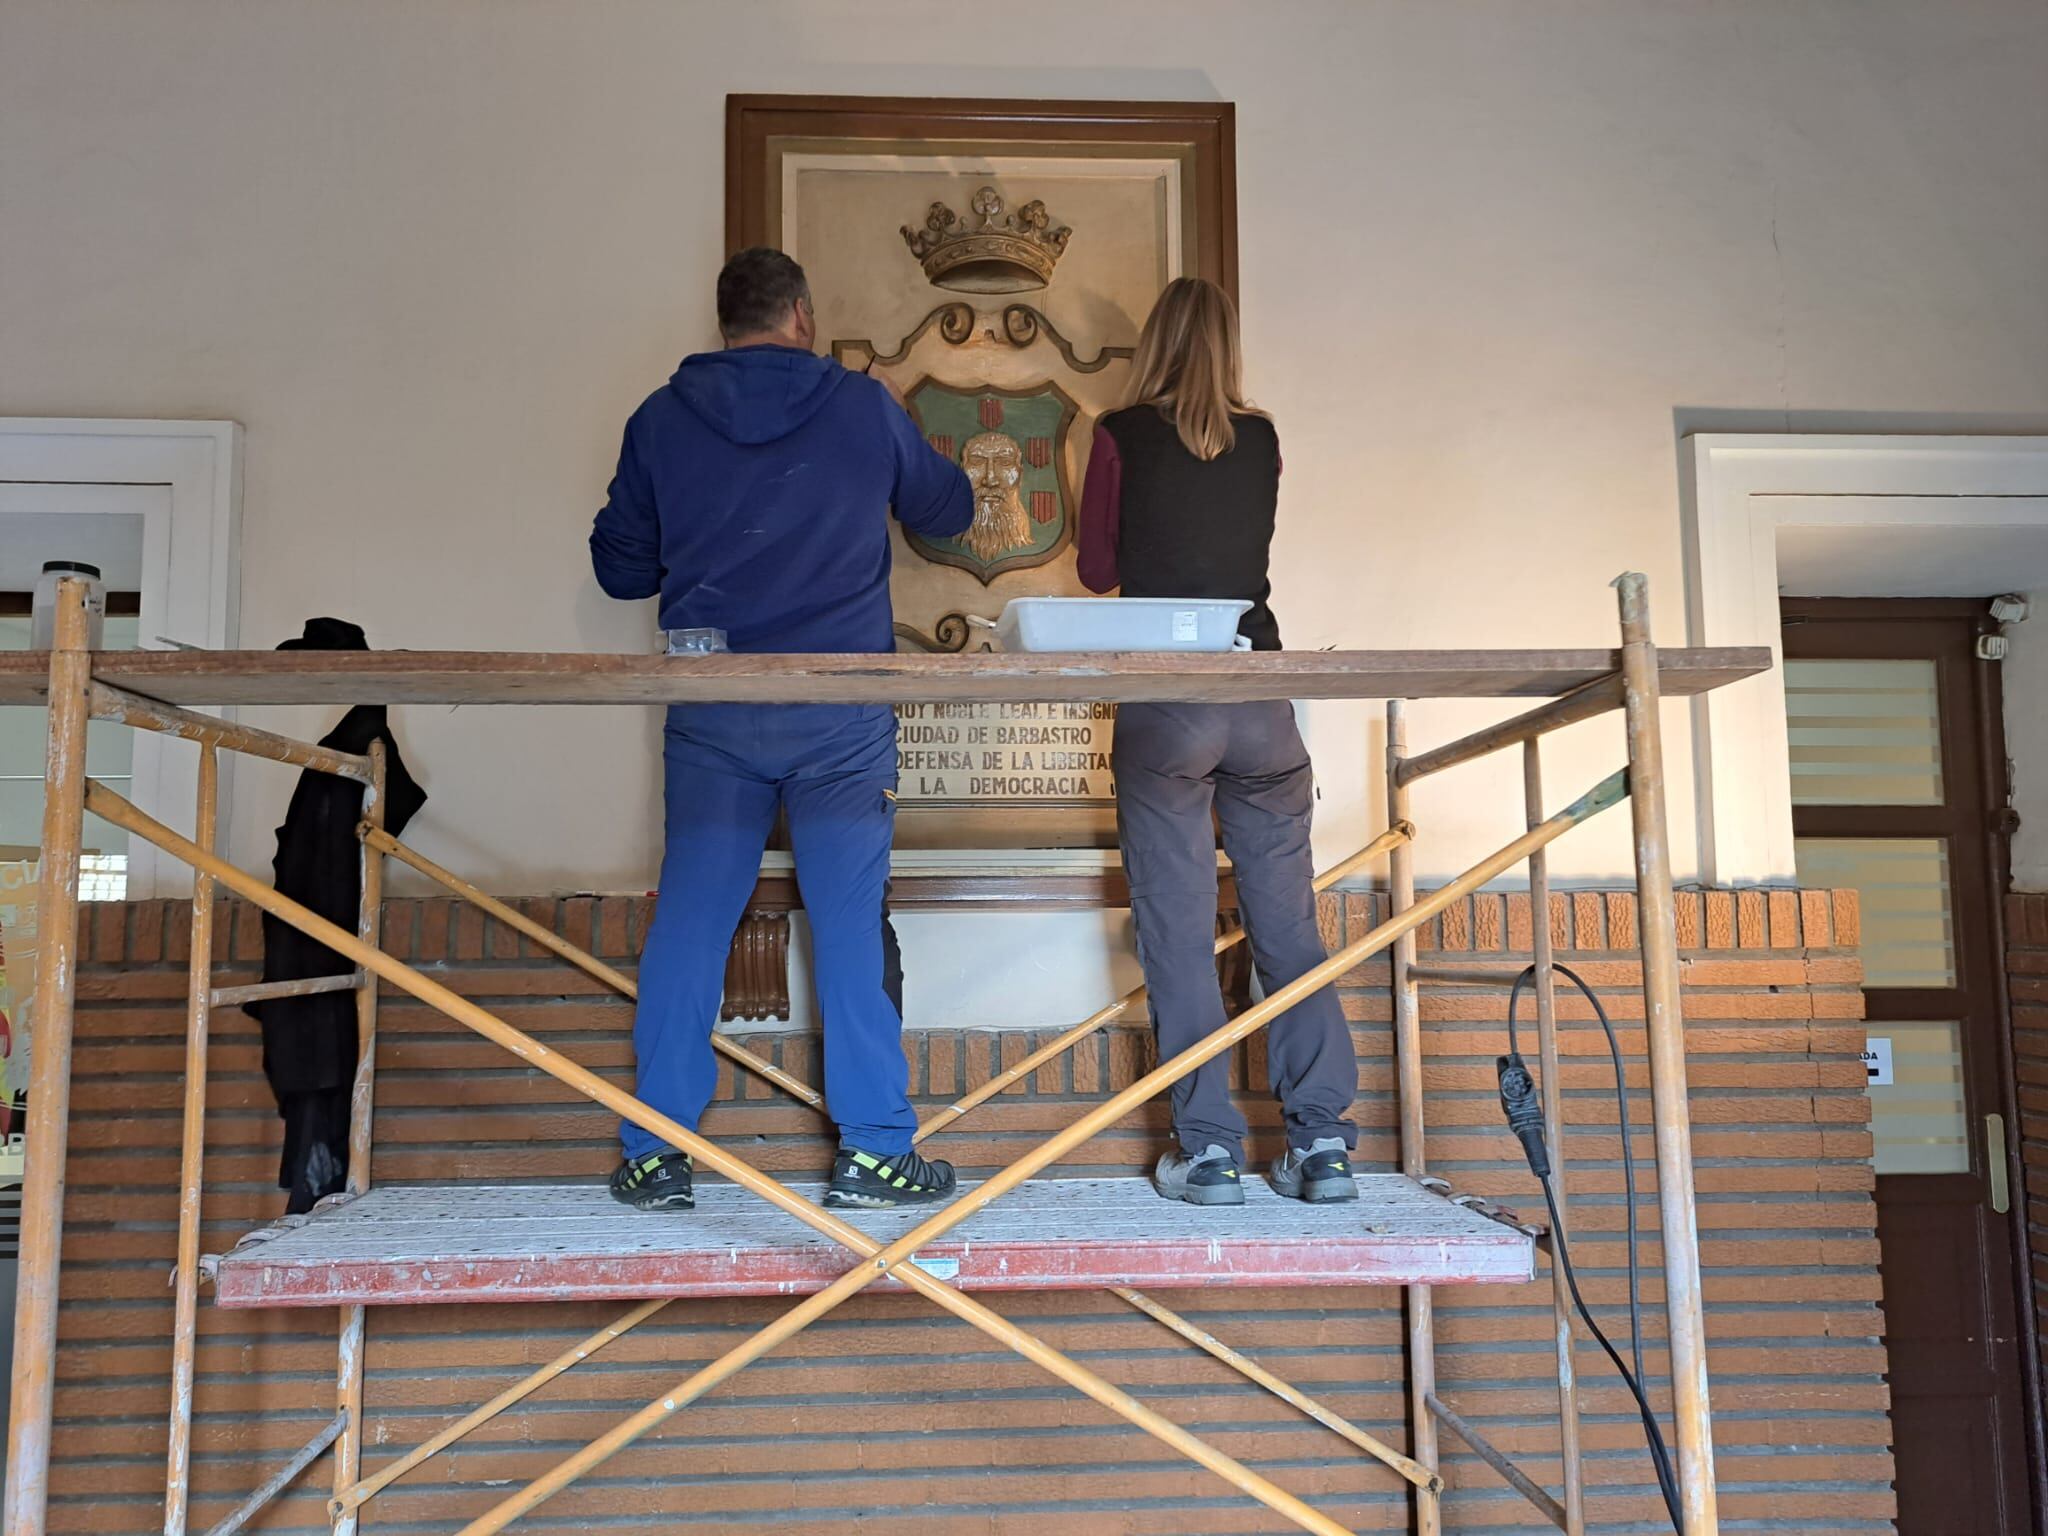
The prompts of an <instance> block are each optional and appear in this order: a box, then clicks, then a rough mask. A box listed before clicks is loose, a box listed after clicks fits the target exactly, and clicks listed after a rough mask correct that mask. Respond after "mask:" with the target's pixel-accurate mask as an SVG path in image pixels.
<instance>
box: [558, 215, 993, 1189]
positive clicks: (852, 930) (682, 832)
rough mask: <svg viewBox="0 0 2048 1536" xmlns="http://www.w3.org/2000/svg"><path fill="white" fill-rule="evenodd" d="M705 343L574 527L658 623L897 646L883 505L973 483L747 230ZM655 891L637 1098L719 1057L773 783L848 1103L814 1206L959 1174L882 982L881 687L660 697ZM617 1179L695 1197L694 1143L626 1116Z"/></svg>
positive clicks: (926, 501) (828, 1063)
mask: <svg viewBox="0 0 2048 1536" xmlns="http://www.w3.org/2000/svg"><path fill="white" fill-rule="evenodd" d="M718 329H719V332H720V334H721V335H722V336H723V338H724V340H725V349H724V350H723V351H720V352H707V353H699V354H697V355H696V356H693V357H687V358H685V359H684V360H683V364H682V366H681V367H680V368H678V369H677V370H676V371H675V375H674V377H672V378H671V379H670V380H669V381H668V384H667V385H666V386H665V387H663V388H661V389H658V390H656V391H655V392H654V393H653V394H652V395H650V396H648V398H647V400H646V402H645V403H644V404H643V405H642V406H641V407H640V409H639V410H637V411H635V412H634V413H633V419H632V420H631V421H629V422H627V423H626V439H625V443H624V445H623V446H622V447H621V448H620V450H619V468H618V473H617V475H616V476H615V477H614V478H613V480H612V484H611V497H610V500H609V501H608V502H607V503H606V505H605V507H604V510H603V511H601V512H599V513H598V514H597V522H596V525H595V527H593V528H592V530H591V534H590V557H591V564H592V565H593V567H595V569H596V572H597V581H598V585H599V586H601V587H603V588H604V590H605V591H606V592H607V593H608V594H610V595H611V596H613V597H618V598H643V597H654V596H656V595H657V594H658V595H659V596H660V599H661V610H660V621H661V627H662V628H663V629H694V628H713V629H722V630H724V631H725V634H726V643H727V645H728V646H729V647H730V648H731V649H732V650H734V651H742V652H745V651H752V652H791V651H852V652H862V651H889V650H893V649H894V648H895V632H894V627H893V615H892V613H891V611H890V607H889V561H890V554H889V523H888V519H889V514H890V512H891V511H892V510H893V511H894V513H895V515H896V517H897V519H898V520H899V521H901V522H902V523H903V524H904V525H905V526H906V527H908V528H912V529H915V530H916V531H917V532H919V533H922V534H924V535H926V536H928V537H932V538H943V537H945V536H947V535H949V534H956V533H960V532H962V531H964V530H965V529H966V527H967V526H968V524H969V523H970V522H971V521H972V520H973V516H974V498H973V494H972V492H971V491H970V490H969V487H968V483H967V477H966V475H965V474H964V473H963V472H962V471H961V469H960V467H959V466H958V465H956V464H954V463H953V462H952V461H951V460H950V459H948V458H946V457H944V456H943V455H941V454H939V453H938V452H936V451H935V450H934V449H933V448H932V447H931V445H930V444H928V443H927V442H926V441H925V440H924V437H923V434H921V433H920V432H919V431H918V429H917V425H916V423H914V422H913V421H911V419H910V417H909V416H908V414H906V413H905V411H904V409H903V407H902V406H901V405H900V404H898V403H897V401H896V400H895V399H894V398H893V397H892V396H891V395H890V394H889V392H888V390H887V389H885V388H884V387H883V386H882V384H881V383H880V382H879V381H878V380H875V379H871V378H867V377H865V376H863V375H861V374H856V373H849V372H848V371H847V370H846V369H844V368H842V367H840V366H839V364H838V363H836V362H834V361H832V360H831V359H829V358H822V357H818V356H816V355H815V354H814V353H813V352H812V347H813V346H814V345H815V343H816V341H817V322H816V320H815V319H814V317H813V315H812V313H811V294H810V288H809V285H808V284H807V283H806V282H805V280H804V274H803V269H802V268H801V267H799V266H798V265H797V264H796V263H795V262H794V261H792V260H790V258H789V257H787V256H785V255H784V254H783V253H782V252H780V251H772V250H765V249H758V248H757V249H753V250H746V251H741V252H740V253H739V254H738V255H737V256H735V257H733V258H732V260H730V261H729V262H727V263H726V265H725V269H724V270H723V271H722V272H720V273H719V275H718ZM663 757H664V763H665V767H666V782H665V785H664V788H665V791H666V803H667V838H666V845H665V848H664V850H663V854H662V863H661V895H660V898H659V900H658V903H657V905H656V907H655V913H654V922H653V924H652V926H651V927H650V928H649V929H648V933H647V942H646V945H645V948H644V951H643V953H642V955H641V962H640V1004H639V1009H638V1012H637V1013H636V1014H635V1016H634V1020H633V1050H634V1054H635V1056H636V1057H637V1059H638V1063H639V1087H638V1093H639V1097H640V1098H641V1099H642V1100H644V1101H645V1102H646V1103H648V1104H650V1105H652V1106H653V1107H654V1108H656V1109H658V1110H660V1111H662V1112H663V1113H664V1114H667V1115H669V1116H671V1117H673V1118H674V1119H676V1120H678V1121H680V1122H681V1123H682V1124H684V1125H686V1126H689V1127H690V1128H691V1129H692V1130H694V1129H696V1126H697V1122H698V1118H699V1116H701V1115H702V1114H703V1112H704V1107H705V1105H706V1104H708V1103H709V1102H710V1100H711V1095H712V1091H713V1089H714V1087H715V1085H716V1082H717V1076H718V1074H717V1067H716V1065H715V1061H714V1058H713V1056H712V1053H711V1029H712V1025H713V1023H714V1022H715V1020H716V1018H717V1014H718V1003H719V996H720V993H721V991H722V989H723V986H724V981H725V960H726V952H727V950H728V949H729V948H730V946H731V944H732V936H733V930H734V929H735V928H736V927H737V926H738V923H739V919H740V915H741V911H742V909H743V907H744V906H745V903H746V900H747V898H748V896H749V895H750V894H751V893H752V891H753V888H754V880H755V877H756V875H757V874H758V873H759V870H760V865H761V852H762V849H763V848H764V847H765V846H766V844H767V841H768V834H769V832H770V830H771V828H772V827H773V824H774V821H775V814H776V811H777V809H778V808H780V809H781V810H783V811H784V812H786V813H787V815H788V819H789V835H790V841H791V846H792V848H793V849H794V852H795V855H796V871H797V882H798V885H799V886H800V887H801V889H802V891H803V898H804V909H805V911H806V913H807V914H808V915H809V918H810V926H811V948H812V958H813V961H814V964H815V972H816V983H817V996H818V1006H819V1010H820V1012H821V1013H822V1014H823V1016H824V1018H825V1020H826V1027H825V1097H826V1103H827V1107H828V1108H829V1110H830V1111H831V1114H832V1117H833V1118H834V1119H835V1120H836V1121H837V1122H838V1124H839V1137H840V1145H839V1154H838V1156H837V1157H836V1158H835V1159H834V1160H833V1167H832V1183H831V1187H830V1188H829V1189H828V1190H827V1192H826V1195H825V1203H826V1204H827V1205H852V1206H891V1205H903V1204H909V1203H915V1202H922V1201H928V1200H936V1199H938V1198H940V1197H942V1196H944V1195H946V1194H948V1193H950V1192H951V1190H952V1188H953V1169H952V1167H951V1165H950V1164H947V1163H944V1162H937V1161H927V1160H926V1159H924V1158H922V1157H920V1156H918V1155H917V1153H916V1152H914V1151H913V1150H912V1149H911V1145H910V1138H911V1134H912V1132H913V1131H914V1130H915V1129H916V1127H917V1119H916V1116H915V1115H914V1114H913V1113H912V1111H911V1107H910V1097H909V1091H908V1090H909V1072H908V1069H907V1067H906V1065H905V1063H904V1059H903V1040H902V1032H903V1020H902V1018H901V1016H900V1015H899V1014H898V1012H897V1010H896V1008H895V1005H894V1004H892V1003H891V1002H890V1000H889V998H888V995H887V993H886V992H885V991H884V987H883V978H882V897H883V883H884V881H885V880H886V879H887V877H888V873H889V844H890V840H891V837H892V834H893V832H894V828H895V812H896V719H895V715H894V713H893V711H891V710H890V709H889V707H888V706H887V705H883V704H689V705H675V706H672V707H671V708H670V709H669V712H668V723H667V729H666V732H665V741H664V747H663ZM620 1136H621V1140H622V1141H623V1143H624V1147H625V1158H624V1161H623V1162H621V1164H620V1165H619V1168H618V1171H617V1172H616V1173H614V1174H613V1175H612V1180H611V1189H612V1194H613V1195H614V1196H615V1197H617V1198H618V1199H619V1200H621V1201H623V1202H624V1203H626V1204H628V1205H631V1206H635V1207H637V1208H639V1209H641V1210H688V1209H690V1208H691V1207H692V1206H693V1204H694V1196H693V1194H692V1190H691V1167H690V1159H689V1158H688V1156H686V1155H685V1154H683V1153H681V1152H678V1151H677V1150H675V1149H674V1148H672V1147H669V1146H667V1145H665V1144H664V1143H662V1142H660V1141H659V1140H657V1139H656V1138H655V1137H653V1136H651V1135H649V1134H648V1133H647V1132H646V1131H643V1130H641V1129H640V1128H639V1127H638V1126H636V1125H633V1124H632V1123H631V1122H630V1121H629V1122H627V1123H626V1124H625V1125H624V1126H622V1127H621V1131H620Z"/></svg>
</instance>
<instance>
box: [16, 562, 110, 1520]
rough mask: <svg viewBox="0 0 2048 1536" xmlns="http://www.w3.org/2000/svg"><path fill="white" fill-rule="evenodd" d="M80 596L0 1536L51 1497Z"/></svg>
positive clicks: (70, 638)
mask: <svg viewBox="0 0 2048 1536" xmlns="http://www.w3.org/2000/svg"><path fill="white" fill-rule="evenodd" d="M85 600H86V584H85V582H84V581H83V580H80V579H78V578H75V577H69V576H67V577H64V578H62V579H61V580H59V581H58V583H57V615H56V620H57V622H56V644H55V646H54V647H53V648H52V650H51V652H50V743H49V757H48V763H47V768H46V775H45V778H44V780H43V862H42V885H41V890H40V892H39V894H38V896H37V904H38V905H37V913H36V923H37V933H38V935H39V937H38V942H37V947H36V996H35V1014H34V1028H35V1038H34V1044H33V1047H32V1050H33V1055H32V1057H31V1059H30V1067H29V1086H28V1118H27V1123H26V1125H25V1126H24V1127H23V1139H24V1144H25V1148H26V1152H27V1156H28V1165H27V1167H26V1169H25V1170H24V1172H23V1176H22V1181H21V1261H20V1269H19V1270H18V1272H17V1276H18V1278H17V1280H16V1282H15V1283H16V1291H15V1301H14V1386H13V1393H12V1396H11V1397H10V1399H9V1407H8V1416H7V1526H6V1536H43V1532H44V1529H45V1525H44V1518H45V1513H46V1509H47V1505H48V1501H49V1496H50V1406H51V1398H52V1388H53V1386H54V1384H55V1380H56V1370H57V1280H58V1274H59V1262H60V1258H61V1249H62V1246H63V1238H64V1157H65V1152H66V1144H67V1141H68V1138H69V1136H70V1130H71V1013H72V999H73V995H74V992H75V990H76V986H77V981H78V964H77V956H78V853H79V843H80V841H81V838H82V836H83V834H84V830H85V725H86V717H87V713H88V711H89V708H90V700H89V697H88V696H89V694H90V691H91V687H92V655H91V653H90V652H89V651H87V650H86V648H85V647H86V639H87V634H88V630H87V626H86V613H85Z"/></svg>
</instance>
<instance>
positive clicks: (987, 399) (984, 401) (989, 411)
mask: <svg viewBox="0 0 2048 1536" xmlns="http://www.w3.org/2000/svg"><path fill="white" fill-rule="evenodd" d="M1002 424H1003V402H1002V401H1000V400H998V399H996V398H995V396H993V395H983V396H982V397H981V429H982V430H983V431H984V432H993V431H995V429H996V428H997V427H1000V426H1001V425H1002Z"/></svg>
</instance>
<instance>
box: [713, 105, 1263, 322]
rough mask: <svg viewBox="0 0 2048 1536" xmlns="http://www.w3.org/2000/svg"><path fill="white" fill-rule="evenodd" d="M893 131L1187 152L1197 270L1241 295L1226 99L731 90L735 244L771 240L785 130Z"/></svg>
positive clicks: (728, 161)
mask: <svg viewBox="0 0 2048 1536" xmlns="http://www.w3.org/2000/svg"><path fill="white" fill-rule="evenodd" d="M818 139H828V140H829V139H837V140H852V139H866V140H877V139H879V140H885V141H895V142H914V143H917V144H919V145H920V146H922V147H925V148H936V147H938V146H940V145H944V144H948V143H959V142H963V141H972V142H976V143H984V144H985V143H989V142H1000V143H1003V144H1005V145H1007V146H1015V147H1022V146H1028V145H1034V144H1036V145H1044V146H1048V147H1055V148H1059V147H1064V148H1067V149H1072V148H1074V147H1076V146H1079V145H1103V146H1113V147H1115V148H1118V149H1124V150H1128V149H1130V148H1132V147H1134V146H1139V145H1144V146H1149V147H1155V148H1167V149H1173V150H1177V151H1179V152H1181V153H1182V154H1183V155H1184V156H1185V157H1186V164H1187V166H1188V171H1189V185H1190V187H1191V188H1192V191H1193V194H1194V195H1193V197H1192V198H1191V199H1190V202H1191V204H1192V209H1193V230H1192V233H1193V236H1194V238H1193V239H1192V240H1190V242H1189V243H1188V252H1189V255H1190V257H1191V260H1190V262H1189V266H1190V270H1191V271H1192V272H1193V273H1194V274H1195V275H1197V276H1200V277H1207V278H1210V279H1211V280H1213V281H1214V282H1216V283H1218V284H1220V285H1221V286H1222V287H1223V290H1224V291H1225V292H1226V293H1228V294H1229V295H1230V296H1231V298H1232V300H1235V299H1236V298H1237V108H1236V106H1235V105H1234V104H1233V103H1231V102H1227V101H1021V100H1008V101H991V100H988V99H985V98H982V97H973V96H728V97H726V99H725V247H726V250H727V251H728V252H732V251H737V250H741V249H743V248H745V247H747V246H749V245H766V244H772V243H773V242H774V240H775V236H776V233H777V227H776V220H775V217H774V209H773V206H772V200H771V198H770V195H769V193H770V189H771V188H772V187H773V186H774V185H775V184H776V180H777V178H775V177H773V176H771V175H770V174H769V173H770V171H771V170H772V169H773V167H774V156H775V153H776V145H777V142H778V141H789V140H798V141H802V140H818Z"/></svg>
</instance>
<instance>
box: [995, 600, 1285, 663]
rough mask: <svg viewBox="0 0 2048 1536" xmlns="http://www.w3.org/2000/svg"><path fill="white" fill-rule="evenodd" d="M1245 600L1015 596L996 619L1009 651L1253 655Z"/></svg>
mask: <svg viewBox="0 0 2048 1536" xmlns="http://www.w3.org/2000/svg"><path fill="white" fill-rule="evenodd" d="M1250 607H1251V604H1250V603H1249V602H1247V601H1245V600H1244V599H1243V598H1206V597H1204V598H1194V597H1013V598H1011V599H1010V601H1009V602H1007V603H1005V604H1004V605H1003V612H1002V616H1001V617H1000V618H998V619H997V620H996V639H997V640H998V641H999V642H1000V643H1001V645H1002V647H1003V649H1004V650H1006V651H1232V650H1236V651H1248V650H1250V649H1251V641H1249V640H1246V639H1244V638H1243V637H1242V636H1240V635H1239V634H1238V632H1237V621H1238V618H1239V617H1240V616H1241V615H1242V614H1243V613H1244V612H1245V611H1246V610H1247V609H1248V608H1250Z"/></svg>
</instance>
